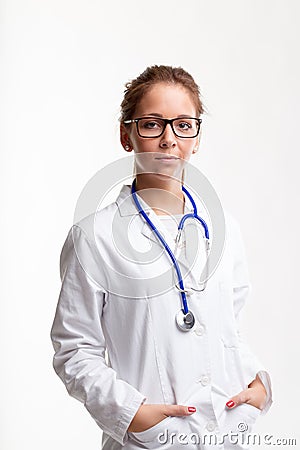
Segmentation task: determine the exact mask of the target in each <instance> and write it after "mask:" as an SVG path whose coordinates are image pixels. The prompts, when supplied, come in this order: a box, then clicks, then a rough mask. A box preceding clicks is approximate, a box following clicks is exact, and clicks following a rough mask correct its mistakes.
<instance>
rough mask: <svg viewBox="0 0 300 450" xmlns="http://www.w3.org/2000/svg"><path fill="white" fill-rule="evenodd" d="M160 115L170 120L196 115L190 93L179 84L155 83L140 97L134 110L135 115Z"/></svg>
mask: <svg viewBox="0 0 300 450" xmlns="http://www.w3.org/2000/svg"><path fill="white" fill-rule="evenodd" d="M151 113H156V114H161V115H162V116H163V117H166V118H172V117H176V116H178V115H180V114H186V115H192V116H195V114H196V107H195V104H194V102H193V99H192V95H191V93H190V92H189V91H188V89H186V88H185V87H184V86H182V85H180V84H167V83H156V84H154V85H153V86H151V87H150V88H149V89H148V90H147V91H146V93H145V94H144V95H143V96H142V97H141V99H140V100H139V102H138V103H137V106H136V109H135V115H136V116H139V115H145V114H151Z"/></svg>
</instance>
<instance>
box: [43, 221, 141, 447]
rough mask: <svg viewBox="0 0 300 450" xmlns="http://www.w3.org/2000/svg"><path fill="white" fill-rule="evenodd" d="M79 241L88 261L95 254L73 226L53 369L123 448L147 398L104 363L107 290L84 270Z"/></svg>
mask: <svg viewBox="0 0 300 450" xmlns="http://www.w3.org/2000/svg"><path fill="white" fill-rule="evenodd" d="M74 242H77V244H78V245H79V246H80V252H82V251H84V252H85V257H88V258H93V255H94V251H93V250H92V246H91V244H90V243H89V241H88V239H87V236H86V235H85V233H84V231H83V230H82V229H81V228H80V227H79V226H78V225H74V226H73V227H72V228H71V230H70V231H69V234H68V236H67V239H66V241H65V243H64V246H63V249H62V252H61V259H60V271H61V280H62V286H61V291H60V295H59V300H58V305H57V310H56V314H55V318H54V322H53V326H52V329H51V339H52V343H53V347H54V350H55V355H54V359H53V366H54V369H55V371H56V373H57V375H58V376H59V377H60V378H61V380H62V381H63V383H64V384H65V386H66V388H67V391H68V393H69V394H70V395H71V396H72V397H75V398H76V399H78V400H79V401H81V402H82V403H84V405H85V407H86V409H87V410H88V411H89V413H90V414H91V416H92V417H93V418H94V420H95V421H96V423H97V424H98V425H99V426H100V428H101V429H102V430H103V431H104V432H105V433H107V434H109V435H110V436H111V437H112V438H113V439H115V440H116V441H117V442H119V443H120V444H122V445H124V444H125V442H126V441H127V440H128V434H127V428H128V426H129V424H130V422H131V420H132V419H133V417H134V415H135V414H136V412H137V410H138V408H139V407H140V406H141V404H142V403H143V402H144V401H145V400H146V397H144V395H143V394H142V393H140V392H139V391H137V390H136V389H135V388H134V387H133V386H131V385H130V384H128V383H127V382H125V381H124V380H121V379H119V378H118V375H117V373H116V372H115V371H114V370H113V369H112V368H111V367H109V366H108V364H107V363H106V361H105V338H104V335H103V331H102V327H101V314H102V311H103V305H104V303H105V296H106V291H105V289H104V288H103V287H101V286H99V285H98V284H97V283H96V282H95V281H94V280H92V279H91V278H90V277H89V275H88V274H87V273H86V271H85V270H84V268H83V266H82V265H81V263H80V261H79V258H78V252H77V245H75V244H74Z"/></svg>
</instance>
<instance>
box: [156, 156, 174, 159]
mask: <svg viewBox="0 0 300 450" xmlns="http://www.w3.org/2000/svg"><path fill="white" fill-rule="evenodd" d="M155 159H179V158H177V157H176V156H161V157H156V158H155Z"/></svg>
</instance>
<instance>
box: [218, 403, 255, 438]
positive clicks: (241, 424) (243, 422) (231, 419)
mask: <svg viewBox="0 0 300 450" xmlns="http://www.w3.org/2000/svg"><path fill="white" fill-rule="evenodd" d="M260 413H261V410H260V409H259V408H256V407H255V406H252V405H250V404H249V403H242V404H241V405H238V406H236V407H235V408H234V409H232V410H226V416H227V417H226V419H227V427H228V430H229V431H232V432H233V433H236V432H245V433H246V432H247V433H249V432H250V431H251V430H252V428H253V425H254V424H255V422H256V420H257V418H258V416H259V415H260Z"/></svg>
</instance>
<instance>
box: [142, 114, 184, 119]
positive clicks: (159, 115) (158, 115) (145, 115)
mask: <svg viewBox="0 0 300 450" xmlns="http://www.w3.org/2000/svg"><path fill="white" fill-rule="evenodd" d="M148 116H155V117H161V118H163V115H162V114H158V113H148V114H142V115H141V117H148ZM177 117H178V118H181V117H191V116H190V115H188V114H179V116H176V118H177Z"/></svg>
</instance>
